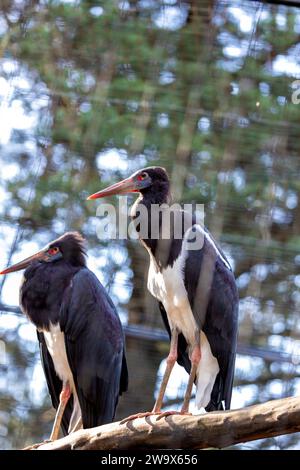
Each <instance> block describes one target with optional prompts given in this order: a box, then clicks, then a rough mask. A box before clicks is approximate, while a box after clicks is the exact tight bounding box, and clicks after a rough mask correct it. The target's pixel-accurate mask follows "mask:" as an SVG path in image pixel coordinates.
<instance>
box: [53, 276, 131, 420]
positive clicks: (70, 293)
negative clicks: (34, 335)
mask: <svg viewBox="0 0 300 470" xmlns="http://www.w3.org/2000/svg"><path fill="white" fill-rule="evenodd" d="M60 326H61V330H62V331H63V332H64V333H65V342H66V351H67V357H68V361H69V364H70V368H71V370H72V373H73V377H74V383H75V387H76V391H77V395H78V399H79V403H80V407H81V412H82V421H83V427H84V428H90V427H94V426H99V425H101V424H106V423H109V422H111V421H112V420H113V418H114V415H115V410H116V406H117V403H118V397H119V395H120V394H121V393H122V392H123V391H126V389H127V381H128V375H127V365H126V359H125V354H124V340H123V332H122V327H121V323H120V320H119V317H118V314H117V312H116V309H115V307H114V305H113V303H112V301H111V299H110V298H109V296H108V294H107V293H106V291H105V289H104V287H103V286H102V285H101V283H100V282H99V280H98V279H97V278H96V276H95V275H94V274H93V273H92V272H91V271H89V270H88V269H87V268H83V269H81V270H80V271H79V272H78V273H77V274H75V276H74V277H73V279H72V282H71V285H70V286H69V287H68V289H67V291H66V293H65V296H64V301H63V305H62V308H61V315H60Z"/></svg>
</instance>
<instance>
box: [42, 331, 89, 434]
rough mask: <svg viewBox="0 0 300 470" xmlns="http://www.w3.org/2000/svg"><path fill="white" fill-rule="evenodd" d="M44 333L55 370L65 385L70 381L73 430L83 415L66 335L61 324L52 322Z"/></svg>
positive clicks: (70, 430) (70, 426)
mask: <svg viewBox="0 0 300 470" xmlns="http://www.w3.org/2000/svg"><path fill="white" fill-rule="evenodd" d="M43 334H44V338H45V341H46V346H47V349H48V351H49V354H50V355H51V357H52V360H53V364H54V368H55V372H56V374H57V375H58V377H59V378H60V380H61V381H62V382H63V383H64V385H65V384H66V383H67V382H68V384H69V386H70V389H71V392H72V394H73V399H74V401H73V403H74V404H73V412H72V416H71V419H70V424H69V432H72V430H73V429H74V427H75V426H76V424H77V422H78V420H79V418H80V417H81V409H80V404H79V400H78V396H77V393H76V388H75V385H74V379H73V374H72V371H71V369H70V366H69V362H68V358H67V352H66V346H65V335H64V333H63V332H62V331H61V329H60V326H59V324H56V325H52V324H50V329H49V331H43Z"/></svg>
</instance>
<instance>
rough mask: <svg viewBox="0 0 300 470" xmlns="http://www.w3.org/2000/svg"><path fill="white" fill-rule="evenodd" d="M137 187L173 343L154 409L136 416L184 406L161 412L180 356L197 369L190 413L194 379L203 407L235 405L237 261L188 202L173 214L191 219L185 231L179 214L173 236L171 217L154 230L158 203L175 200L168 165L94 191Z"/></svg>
mask: <svg viewBox="0 0 300 470" xmlns="http://www.w3.org/2000/svg"><path fill="white" fill-rule="evenodd" d="M130 192H138V193H140V194H139V198H138V199H137V201H136V202H135V204H134V206H133V208H132V211H131V217H132V219H133V220H134V221H135V222H136V229H137V231H138V232H139V236H140V239H141V242H142V244H143V245H144V247H145V248H146V249H147V251H148V252H149V255H150V266H149V274H148V289H149V291H150V292H151V293H152V294H153V295H154V297H156V299H157V300H158V301H159V306H160V311H161V314H162V318H163V321H164V324H165V326H166V329H167V330H168V332H169V335H170V339H171V343H170V352H169V355H168V358H167V366H166V370H165V373H164V377H163V380H162V383H161V387H160V390H159V394H158V398H157V400H156V403H155V405H154V408H153V410H152V411H151V412H147V413H138V414H136V415H133V416H131V417H129V418H128V419H133V418H136V417H143V416H147V415H149V414H159V415H160V416H159V417H158V418H157V419H160V418H161V417H162V416H166V415H168V414H172V413H176V412H165V413H162V412H161V407H162V403H163V397H164V394H165V390H166V386H167V383H168V380H169V377H170V374H171V371H172V368H173V366H174V364H175V362H176V360H177V362H178V363H179V364H180V365H182V366H183V367H184V368H185V369H186V371H187V372H188V373H189V381H188V385H187V388H186V392H185V397H184V401H183V406H182V409H181V413H182V414H185V413H188V410H189V402H190V398H191V393H192V387H193V384H194V383H195V385H196V405H197V407H198V408H202V407H204V408H205V409H206V410H207V411H213V410H220V409H223V408H225V409H228V408H229V407H230V401H231V395H232V385H233V377H234V366H235V355H236V346H237V329H238V293H237V287H236V283H235V279H234V275H233V272H232V270H231V267H230V264H229V262H228V260H227V259H226V257H225V255H224V253H223V252H222V251H221V249H220V248H219V247H218V246H217V244H216V242H215V241H214V239H213V237H212V236H211V235H210V233H209V232H208V230H207V229H206V228H204V227H202V226H201V225H199V224H197V223H196V221H195V219H194V218H193V217H189V214H187V213H186V212H185V211H183V210H182V209H180V208H177V210H175V211H174V214H173V217H174V220H175V221H176V219H177V220H179V219H184V222H185V223H183V224H182V225H181V226H182V232H181V236H180V237H175V233H174V230H175V222H173V225H172V224H171V225H170V227H171V230H170V233H169V235H168V236H167V237H166V234H165V233H164V234H163V227H162V220H163V218H162V217H159V233H158V236H156V235H155V236H154V237H153V236H152V237H151V227H152V225H151V216H152V211H151V208H152V207H153V205H158V207H161V208H162V209H163V211H168V207H170V202H171V198H170V182H169V178H168V175H167V172H166V170H165V169H164V168H161V167H149V168H144V169H142V170H140V171H137V172H136V173H134V174H133V175H131V176H130V177H129V178H127V179H125V180H123V181H121V182H119V183H116V184H113V185H111V186H109V187H108V188H106V189H104V190H102V191H99V192H97V193H95V194H93V195H91V196H89V198H88V199H98V198H102V197H105V196H110V195H113V194H125V193H130ZM163 211H162V212H163ZM145 224H146V230H145ZM142 225H143V227H142ZM142 228H143V230H141V229H142ZM192 232H194V233H195V234H196V235H200V237H202V244H201V246H199V247H198V248H197V249H189V240H190V236H191V233H192Z"/></svg>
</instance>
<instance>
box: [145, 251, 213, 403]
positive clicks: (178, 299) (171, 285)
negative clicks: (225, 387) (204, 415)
mask: <svg viewBox="0 0 300 470" xmlns="http://www.w3.org/2000/svg"><path fill="white" fill-rule="evenodd" d="M187 254H188V253H187V251H186V250H185V246H184V243H183V249H182V251H181V254H180V256H179V257H178V258H177V260H176V261H175V262H174V264H173V266H172V267H167V268H166V269H162V270H161V271H160V270H157V267H156V262H155V260H154V258H153V257H152V256H150V266H149V273H148V289H149V291H150V292H151V294H152V295H153V296H154V297H156V298H157V299H158V300H160V301H161V302H162V304H163V306H164V308H165V310H166V313H167V316H168V322H169V325H170V328H171V329H172V327H176V328H177V330H178V331H179V332H181V333H182V334H183V336H184V337H185V339H186V341H187V343H188V345H189V349H191V347H192V346H193V345H194V344H195V332H196V331H197V325H196V321H195V317H194V315H193V312H192V309H191V306H190V303H189V300H188V295H187V291H186V288H185V285H184V273H183V271H184V266H185V262H186V258H187ZM200 346H201V360H200V363H199V366H198V369H197V391H196V405H197V407H198V408H202V407H206V406H207V405H208V403H209V401H210V396H211V392H212V389H213V386H214V383H215V380H216V377H217V375H218V372H219V370H220V368H219V364H218V361H217V359H216V358H215V357H214V356H213V354H212V351H211V347H210V344H209V342H208V340H207V337H206V335H205V334H204V333H203V331H201V332H200Z"/></svg>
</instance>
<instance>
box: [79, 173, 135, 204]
mask: <svg viewBox="0 0 300 470" xmlns="http://www.w3.org/2000/svg"><path fill="white" fill-rule="evenodd" d="M138 191H139V187H138V182H137V181H136V179H135V178H133V177H132V176H131V177H130V178H126V179H125V180H123V181H120V182H119V183H115V184H112V185H111V186H108V188H105V189H102V191H99V192H98V193H95V194H91V196H89V197H88V198H87V199H88V200H90V199H99V198H101V197H106V196H112V195H113V194H126V193H136V192H138Z"/></svg>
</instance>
